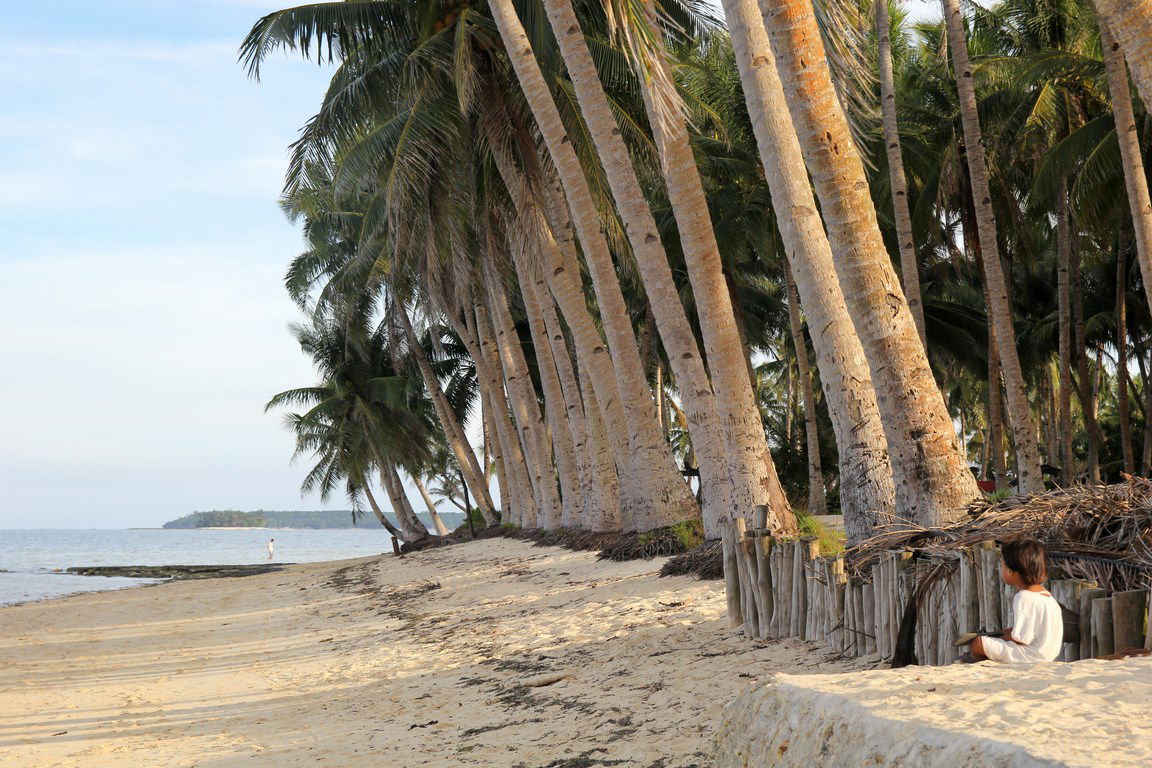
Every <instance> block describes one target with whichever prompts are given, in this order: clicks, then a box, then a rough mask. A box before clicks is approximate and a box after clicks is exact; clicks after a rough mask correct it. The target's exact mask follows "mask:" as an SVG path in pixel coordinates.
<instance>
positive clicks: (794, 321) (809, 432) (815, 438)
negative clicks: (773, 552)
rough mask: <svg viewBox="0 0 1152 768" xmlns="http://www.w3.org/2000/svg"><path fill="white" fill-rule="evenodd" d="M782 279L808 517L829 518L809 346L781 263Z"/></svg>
mask: <svg viewBox="0 0 1152 768" xmlns="http://www.w3.org/2000/svg"><path fill="white" fill-rule="evenodd" d="M784 278H785V280H786V282H787V286H788V324H789V328H790V329H791V331H792V346H793V349H795V352H796V371H797V373H798V374H799V375H800V391H801V393H802V395H803V400H804V435H805V440H806V443H807V446H808V514H810V515H826V514H828V504H827V502H826V500H825V497H824V468H823V467H822V466H821V464H820V434H819V432H818V430H817V427H816V396H815V393H814V392H813V389H812V373H811V371H810V370H809V368H808V349H807V346H808V343H807V342H806V341H805V340H804V329H803V326H802V325H801V322H800V295H799V294H798V293H797V291H796V281H795V280H793V279H792V270H791V269H789V267H788V262H787V260H785V262H784Z"/></svg>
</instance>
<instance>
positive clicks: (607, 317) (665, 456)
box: [488, 0, 699, 532]
mask: <svg viewBox="0 0 1152 768" xmlns="http://www.w3.org/2000/svg"><path fill="white" fill-rule="evenodd" d="M488 5H489V8H490V9H491V11H492V15H493V18H494V20H495V22H496V27H497V29H498V30H499V31H500V36H501V39H502V40H503V42H504V48H505V51H506V52H507V55H508V57H509V59H510V62H511V64H512V68H513V70H514V71H515V73H516V77H517V80H518V82H519V84H520V87H521V90H522V91H523V94H524V96H525V98H526V100H527V101H528V104H529V106H530V107H531V110H532V114H533V116H534V118H535V120H536V124H537V126H538V127H539V130H540V132H541V135H542V137H543V139H544V142H545V145H546V146H547V149H548V153H549V156H550V159H551V160H552V163H553V165H554V167H555V169H556V172H557V174H558V175H559V180H560V184H561V187H562V189H563V193H564V196H565V199H566V200H567V203H568V209H569V211H570V212H571V215H572V222H573V224H574V225H575V229H576V234H577V236H578V237H579V238H580V245H581V247H582V248H583V251H584V255H585V258H586V260H587V263H588V268H589V272H590V274H591V277H592V283H593V288H594V290H595V292H596V299H597V302H598V303H599V305H600V317H601V320H602V322H603V324H604V330H605V335H606V336H607V339H608V351H609V353H610V355H611V357H612V361H613V363H615V369H616V380H617V385H618V387H619V390H620V399H621V400H622V405H623V407H624V413H625V416H626V418H627V421H628V438H629V439H628V442H629V445H630V449H631V452H632V466H631V469H632V471H633V473H634V475H633V478H632V479H633V481H639V482H637V486H636V487H637V489H638V490H639V491H640V492H641V493H642V494H643V497H642V498H641V499H633V500H632V501H633V503H637V504H639V505H642V506H641V507H640V508H639V509H637V510H636V521H635V527H636V529H637V530H640V531H641V532H643V531H647V530H651V529H654V528H659V527H662V526H666V525H669V524H672V523H676V522H679V521H682V520H687V519H691V518H694V517H696V516H697V515H698V514H699V511H698V507H697V506H696V501H695V499H693V498H692V495H691V493H690V492H689V490H688V488H687V486H686V485H685V484H684V482H683V481H682V480H681V478H680V476H679V472H678V471H677V469H676V467H675V465H674V464H673V463H672V461H671V453H670V452H669V451H668V450H667V449H666V447H665V446H664V444H663V443H664V441H663V436H662V433H661V430H660V425H659V423H658V421H657V419H656V412H655V408H654V406H653V403H652V398H651V394H650V390H649V389H648V387H647V382H646V381H645V380H644V378H643V376H642V372H643V367H642V364H641V361H640V355H639V351H638V349H637V347H636V341H635V338H634V337H633V335H632V328H631V325H630V323H629V322H628V320H627V318H628V312H627V306H626V304H625V302H624V297H623V294H622V293H621V291H620V284H619V280H618V277H617V274H616V268H615V266H614V265H613V263H612V257H611V255H610V251H609V248H608V243H607V241H606V239H605V236H604V231H603V224H602V223H601V221H600V215H599V212H598V211H597V210H596V207H595V205H594V202H593V198H592V194H591V191H590V189H589V187H588V180H587V178H586V177H585V176H584V170H583V168H582V167H581V164H580V160H579V158H578V157H577V155H576V152H575V149H574V148H573V147H572V142H571V139H570V137H569V136H568V131H567V129H566V127H565V126H564V123H563V121H562V120H561V117H560V113H559V111H558V109H557V107H556V102H555V100H554V98H553V95H552V93H551V91H550V89H549V87H548V84H547V82H546V81H545V79H544V75H543V72H542V71H541V69H540V65H539V62H537V60H536V57H535V54H534V52H533V47H532V43H531V41H530V40H529V39H528V36H527V34H526V33H525V31H524V27H523V25H522V24H521V22H520V18H519V16H518V15H517V12H516V8H515V7H514V5H513V4H512V2H511V0H489V3H488ZM644 237H645V239H648V238H654V237H656V235H655V234H654V233H652V232H648V233H646V234H645V235H644ZM558 298H559V297H558ZM599 395H600V393H599V392H597V397H598V398H599Z"/></svg>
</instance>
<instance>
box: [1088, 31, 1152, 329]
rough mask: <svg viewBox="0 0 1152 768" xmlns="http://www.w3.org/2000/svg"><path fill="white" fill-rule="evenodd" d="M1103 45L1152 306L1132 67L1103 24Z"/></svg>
mask: <svg viewBox="0 0 1152 768" xmlns="http://www.w3.org/2000/svg"><path fill="white" fill-rule="evenodd" d="M1100 45H1101V47H1102V48H1103V49H1104V64H1105V65H1106V66H1107V68H1108V90H1109V92H1110V93H1111V94H1112V114H1113V115H1114V116H1115V118H1116V138H1117V140H1118V141H1119V142H1120V157H1121V159H1122V161H1123V165H1124V186H1125V188H1126V189H1127V191H1128V208H1129V210H1130V211H1131V212H1132V228H1133V230H1134V231H1135V235H1136V237H1135V240H1136V260H1137V261H1138V262H1139V264H1140V274H1141V275H1142V276H1143V277H1144V290H1145V293H1146V295H1147V299H1148V306H1149V307H1152V198H1150V197H1149V194H1148V177H1147V175H1146V174H1145V172H1144V160H1143V158H1142V157H1141V155H1140V139H1139V135H1138V132H1137V130H1136V117H1135V115H1134V114H1133V112H1132V91H1131V89H1129V87H1128V70H1127V69H1126V68H1125V66H1124V55H1123V54H1122V53H1121V52H1120V46H1119V43H1117V42H1116V40H1115V39H1114V38H1113V37H1112V34H1111V32H1110V31H1109V27H1108V25H1107V24H1103V23H1102V24H1100Z"/></svg>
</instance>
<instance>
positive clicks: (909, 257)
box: [874, 0, 928, 349]
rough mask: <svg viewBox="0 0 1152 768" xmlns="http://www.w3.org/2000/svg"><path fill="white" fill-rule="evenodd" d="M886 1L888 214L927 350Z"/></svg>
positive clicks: (878, 5) (879, 20)
mask: <svg viewBox="0 0 1152 768" xmlns="http://www.w3.org/2000/svg"><path fill="white" fill-rule="evenodd" d="M888 2H889V0H875V3H874V5H875V9H876V40H877V52H878V54H879V57H878V58H879V61H880V67H879V69H880V111H881V113H882V115H883V118H884V148H885V150H886V152H887V155H888V181H889V185H890V186H891V188H892V213H893V218H894V220H895V222H896V240H897V243H898V244H899V247H900V276H901V277H902V278H903V284H904V297H905V298H906V299H907V300H908V311H909V312H911V313H912V320H913V321H915V323H916V332H917V333H919V334H920V343H921V344H923V345H924V347H925V349H927V347H928V337H927V335H925V331H924V303H923V301H922V300H921V298H920V267H919V264H918V263H917V259H916V242H915V240H914V239H913V237H912V213H911V212H910V211H909V210H908V181H907V178H906V177H905V175H904V156H903V153H902V152H901V149H900V127H899V123H898V122H897V120H896V84H895V81H894V80H893V76H892V24H891V22H890V21H889V20H888Z"/></svg>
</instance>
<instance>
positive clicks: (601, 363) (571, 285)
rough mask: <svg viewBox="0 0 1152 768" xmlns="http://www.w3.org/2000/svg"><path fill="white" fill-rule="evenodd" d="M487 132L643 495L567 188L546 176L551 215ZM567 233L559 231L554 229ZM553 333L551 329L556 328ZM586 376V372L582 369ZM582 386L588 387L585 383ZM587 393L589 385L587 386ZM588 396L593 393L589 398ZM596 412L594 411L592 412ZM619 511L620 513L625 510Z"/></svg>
mask: <svg viewBox="0 0 1152 768" xmlns="http://www.w3.org/2000/svg"><path fill="white" fill-rule="evenodd" d="M484 128H485V131H486V133H485V136H486V138H487V140H488V147H489V151H490V152H491V154H492V157H493V159H494V160H495V164H496V168H497V170H498V172H499V173H500V177H501V179H502V180H503V181H504V185H505V187H507V189H508V190H509V193H510V194H511V196H512V198H513V199H514V200H516V204H517V207H518V209H519V211H520V217H521V222H522V224H523V226H524V228H525V229H526V230H527V231H532V230H533V228H535V230H536V231H537V236H538V239H539V241H540V246H541V260H542V262H543V263H542V265H541V269H540V272H541V273H543V275H544V277H545V280H546V286H544V287H546V288H547V290H548V291H549V292H551V295H552V296H553V297H554V299H555V301H556V303H557V304H558V305H559V307H560V311H561V313H562V314H563V316H564V320H565V321H566V322H567V324H568V327H569V329H570V330H571V332H572V341H573V344H574V345H575V348H576V355H577V357H578V358H579V361H580V362H579V366H580V367H581V368H583V367H585V366H587V367H589V368H590V369H592V371H593V375H591V376H590V379H591V382H592V386H595V388H596V400H597V401H598V404H599V407H600V414H601V420H602V423H601V426H602V427H603V429H604V433H605V437H606V440H607V445H608V447H609V449H610V450H611V454H612V459H613V463H614V464H615V466H616V467H617V468H619V470H620V472H621V473H622V475H621V477H620V478H619V482H620V484H619V485H618V486H617V487H618V489H623V490H624V492H625V493H627V494H628V495H629V497H631V496H635V495H637V492H636V491H632V490H630V489H632V488H633V487H634V486H633V483H632V482H631V478H630V473H631V470H630V467H631V454H630V452H629V448H628V434H627V425H626V423H625V422H626V419H625V415H624V409H623V407H622V406H621V405H620V393H619V389H618V387H617V384H616V380H617V376H616V372H615V369H614V367H613V364H612V360H611V357H610V356H609V355H606V354H604V352H605V351H606V350H605V345H604V339H603V338H602V337H601V336H600V331H599V330H597V328H596V323H595V321H594V320H593V319H592V315H591V313H590V312H589V311H588V305H587V303H586V302H585V299H584V294H583V285H582V283H581V279H580V264H579V262H578V260H577V256H576V246H575V242H574V240H573V238H572V235H571V233H572V229H573V228H572V221H571V219H570V218H569V216H568V214H567V212H566V208H565V205H564V203H562V202H561V201H560V198H561V197H562V195H561V193H559V192H557V191H556V190H555V189H554V188H553V187H551V186H549V185H548V184H547V180H542V182H543V186H544V188H543V189H542V190H540V192H539V194H540V196H541V198H542V199H541V201H540V203H542V204H541V205H540V206H539V207H540V208H543V211H544V213H545V214H547V215H546V216H545V215H543V214H542V213H541V212H540V211H539V210H538V208H537V200H536V199H535V197H534V196H533V194H532V192H531V191H530V190H529V189H528V184H527V180H526V175H525V174H524V173H522V172H521V171H520V169H519V168H518V167H517V166H516V164H515V162H514V161H513V159H512V157H511V154H510V152H509V151H508V149H507V147H506V146H505V144H504V142H503V141H502V140H501V137H500V136H498V135H496V133H495V129H494V126H493V125H492V124H491V123H490V122H487V123H485V125H484ZM515 138H516V139H517V140H519V142H520V146H521V151H522V154H523V155H524V157H525V161H526V162H528V163H531V162H532V161H534V160H536V159H537V158H536V155H535V152H536V149H535V147H534V146H532V145H530V144H529V143H528V141H527V139H526V138H525V136H524V132H523V131H518V132H516V133H515ZM557 232H558V233H561V235H560V236H555V235H554V233H557ZM541 303H542V305H547V306H548V307H551V300H547V301H542V302H541ZM552 327H553V328H557V329H558V328H559V327H560V324H559V322H558V321H555V322H553V323H552ZM550 333H551V332H550ZM581 376H582V377H583V372H581ZM582 389H584V388H583V387H582ZM584 391H585V392H587V391H588V390H587V389H584ZM585 399H587V398H585ZM587 415H588V417H589V418H590V417H591V414H587ZM615 515H616V516H617V517H619V515H620V510H619V509H617V510H616V512H615Z"/></svg>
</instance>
